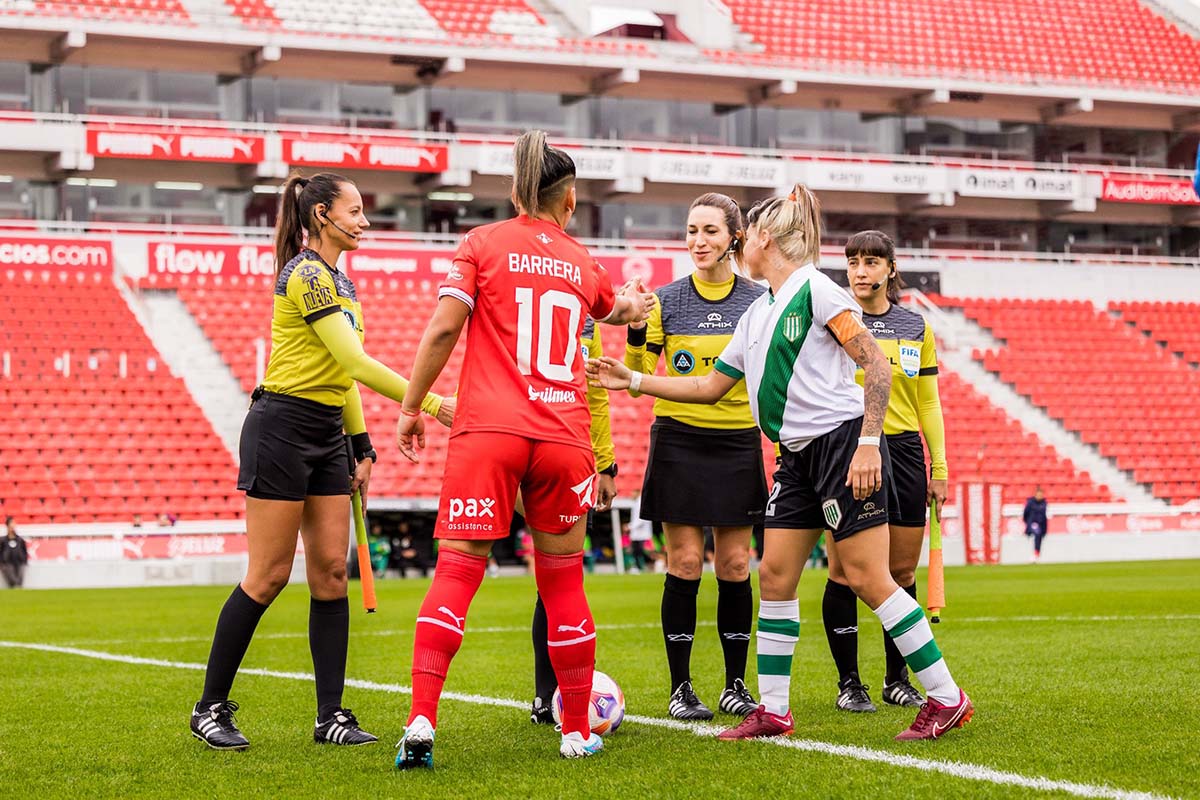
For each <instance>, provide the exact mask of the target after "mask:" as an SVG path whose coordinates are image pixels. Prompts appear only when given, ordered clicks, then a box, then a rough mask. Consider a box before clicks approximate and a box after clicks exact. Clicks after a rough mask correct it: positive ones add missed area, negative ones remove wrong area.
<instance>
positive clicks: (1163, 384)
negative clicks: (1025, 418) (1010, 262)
mask: <svg viewBox="0 0 1200 800" xmlns="http://www.w3.org/2000/svg"><path fill="white" fill-rule="evenodd" d="M938 302H939V303H940V304H941V305H943V306H945V307H949V308H961V309H962V310H963V312H964V313H965V314H966V316H967V318H968V319H971V320H973V321H974V322H976V323H978V324H979V325H981V326H983V327H984V328H987V329H989V330H990V331H991V332H992V334H993V335H994V336H995V337H996V338H998V339H1000V340H1001V341H1003V342H1004V347H1002V348H1001V349H1000V350H991V351H988V352H977V353H976V354H975V355H976V358H977V359H978V360H979V361H981V362H982V363H983V365H984V366H985V367H986V368H987V369H989V370H991V371H992V372H995V373H996V374H998V375H999V376H1000V378H1001V379H1002V380H1004V381H1005V382H1006V383H1009V384H1011V385H1012V386H1013V388H1014V389H1016V391H1017V392H1019V393H1020V394H1022V395H1024V396H1026V397H1028V398H1029V400H1030V401H1031V402H1032V403H1033V404H1034V405H1036V406H1038V407H1040V408H1043V409H1045V411H1046V413H1047V414H1048V415H1050V416H1051V417H1052V418H1054V419H1056V420H1059V421H1060V422H1061V423H1062V424H1063V426H1064V427H1065V428H1067V430H1070V431H1073V432H1075V433H1076V434H1077V435H1078V436H1079V438H1080V439H1081V440H1082V441H1083V442H1085V443H1087V444H1090V445H1092V446H1094V447H1095V448H1097V450H1098V451H1099V453H1100V454H1101V455H1103V456H1105V457H1106V458H1109V459H1111V460H1112V461H1113V462H1114V463H1115V464H1116V465H1117V466H1118V467H1119V468H1121V469H1123V470H1127V471H1129V472H1130V473H1131V474H1132V476H1133V479H1134V480H1136V481H1138V482H1139V483H1145V484H1149V485H1150V487H1151V491H1152V492H1153V493H1154V495H1155V496H1156V497H1159V498H1162V499H1164V500H1167V501H1169V502H1172V503H1184V502H1188V501H1190V500H1194V499H1196V498H1198V497H1200V482H1197V475H1198V474H1200V456H1197V454H1196V452H1195V441H1196V440H1197V438H1200V418H1197V417H1196V414H1195V409H1196V406H1197V403H1200V373H1198V372H1197V371H1196V370H1195V369H1193V368H1192V367H1190V366H1189V365H1188V364H1186V363H1185V362H1184V361H1183V360H1181V359H1180V358H1178V357H1177V356H1175V355H1173V354H1172V353H1168V352H1166V351H1164V350H1162V349H1161V348H1159V346H1158V345H1157V344H1156V343H1155V342H1153V341H1151V340H1150V339H1148V338H1147V337H1145V336H1144V335H1143V334H1142V333H1140V332H1139V331H1135V330H1133V329H1131V328H1129V326H1127V325H1125V324H1124V323H1123V322H1121V321H1119V320H1118V319H1115V318H1114V317H1113V316H1112V315H1110V314H1108V313H1106V312H1105V311H1099V310H1097V309H1096V308H1094V307H1093V306H1092V305H1091V303H1088V302H1081V301H1063V300H1006V299H999V300H998V299H963V298H957V299H956V298H938Z"/></svg>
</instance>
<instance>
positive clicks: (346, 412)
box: [342, 383, 367, 436]
mask: <svg viewBox="0 0 1200 800" xmlns="http://www.w3.org/2000/svg"><path fill="white" fill-rule="evenodd" d="M342 428H344V429H345V431H346V433H348V434H350V435H351V436H353V435H354V434H356V433H366V432H367V418H366V415H364V414H363V407H362V394H360V393H359V391H358V384H357V383H352V384H350V391H348V392H346V405H344V406H342Z"/></svg>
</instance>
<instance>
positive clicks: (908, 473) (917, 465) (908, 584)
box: [821, 231, 947, 712]
mask: <svg viewBox="0 0 1200 800" xmlns="http://www.w3.org/2000/svg"><path fill="white" fill-rule="evenodd" d="M846 261H847V277H848V278H849V281H850V293H851V294H852V295H853V296H854V299H855V300H856V301H857V302H858V305H859V306H860V307H861V308H862V317H863V324H864V325H866V327H867V330H868V331H870V332H871V334H872V335H873V336H874V337H875V342H876V343H877V344H878V345H879V347H880V349H881V350H883V353H884V355H886V356H887V358H888V361H889V362H890V363H891V366H892V389H891V395H890V397H889V399H888V409H887V416H886V417H885V418H884V422H883V433H884V437H885V438H886V439H887V451H888V454H889V456H890V458H891V467H892V481H891V485H890V489H891V493H890V495H889V497H888V532H889V539H890V545H889V565H890V567H891V572H892V578H893V579H894V580H895V581H896V583H897V584H898V585H899V586H900V588H902V589H903V590H904V591H905V592H907V593H908V594H909V595H910V596H911V597H912V598H913V599H916V596H917V578H916V569H917V562H918V561H919V560H920V558H921V546H922V544H923V542H924V540H925V514H926V509H927V508H928V506H929V504H930V503H933V504H934V505H935V507H936V508H937V509H938V510H940V508H941V505H942V503H944V502H946V479H947V472H946V430H945V424H944V421H943V419H942V404H941V399H940V397H939V396H938V361H937V348H936V347H935V344H934V338H933V331H932V330H931V329H930V327H929V323H928V322H926V321H925V318H924V317H922V316H921V315H920V314H918V313H916V312H914V311H909V310H908V309H906V308H901V307H900V305H899V303H900V289H901V286H902V283H901V279H900V273H899V271H898V270H897V268H896V246H895V244H894V243H893V242H892V239H891V237H889V236H888V235H887V234H886V233H882V232H881V231H861V232H859V233H856V234H854V235H853V236H851V237H850V240H849V241H848V242H847V243H846ZM857 380H858V382H859V383H862V381H863V372H862V370H861V369H860V370H858V373H857ZM922 433H923V434H925V442H926V443H927V444H928V445H929V457H930V462H931V463H930V464H929V465H928V467H927V465H926V464H925V451H924V448H923V447H922V446H921V434H922ZM821 610H822V615H823V617H824V620H825V635H826V637H827V638H828V640H829V651H830V653H831V654H832V655H833V661H834V664H835V665H836V666H837V670H838V698H837V707H838V708H840V709H842V710H843V711H860V712H861V711H874V710H875V704H874V703H872V702H871V698H870V696H869V695H868V694H867V688H868V687H867V686H864V685H863V683H862V682H861V681H860V680H859V677H858V597H857V596H855V594H854V590H852V589H851V588H850V586H849V581H848V580H847V579H846V576H845V573H844V572H843V571H842V565H841V563H840V562H839V561H838V557H837V552H836V548H834V549H831V551H830V554H829V580H828V581H827V582H826V583H825V598H824V601H823V602H822V606H821ZM883 649H884V654H885V656H886V660H887V672H886V675H885V677H884V682H883V700H884V702H885V703H888V704H889V705H894V706H920V705H921V703H923V702H924V701H925V698H923V697H922V696H921V693H920V692H918V691H917V690H916V688H914V687H913V685H912V683H910V682H909V679H908V668H907V667H906V665H905V662H904V656H902V655H901V654H900V651H899V649H897V647H896V644H895V642H893V641H892V637H890V636H888V635H887V633H886V632H885V633H884V635H883Z"/></svg>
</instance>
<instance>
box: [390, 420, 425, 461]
mask: <svg viewBox="0 0 1200 800" xmlns="http://www.w3.org/2000/svg"><path fill="white" fill-rule="evenodd" d="M396 444H398V445H399V446H400V455H402V456H404V457H405V458H407V459H408V460H409V461H411V462H413V463H414V464H416V463H417V462H418V461H420V460H421V459H420V458H418V457H417V451H418V450H424V449H425V420H423V419H421V417H420V416H415V417H414V416H410V415H408V414H404V413H401V414H400V421H399V422H398V423H396ZM414 445H415V446H414Z"/></svg>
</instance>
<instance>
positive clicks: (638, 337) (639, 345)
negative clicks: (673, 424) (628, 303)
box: [625, 303, 666, 397]
mask: <svg viewBox="0 0 1200 800" xmlns="http://www.w3.org/2000/svg"><path fill="white" fill-rule="evenodd" d="M665 342H666V336H664V335H663V326H662V304H661V303H656V304H655V306H654V308H653V309H651V311H650V318H649V319H648V320H646V327H645V328H643V329H642V330H641V331H636V330H634V329H633V328H630V329H629V330H628V332H627V333H626V339H625V366H627V367H629V368H630V369H631V370H634V371H635V372H644V373H646V374H647V375H653V374H654V370H655V369H656V368H657V367H658V357H659V356H660V355H662V351H663V345H664V343H665ZM629 395H630V396H631V397H640V396H641V392H633V391H631V392H630V393H629Z"/></svg>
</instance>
